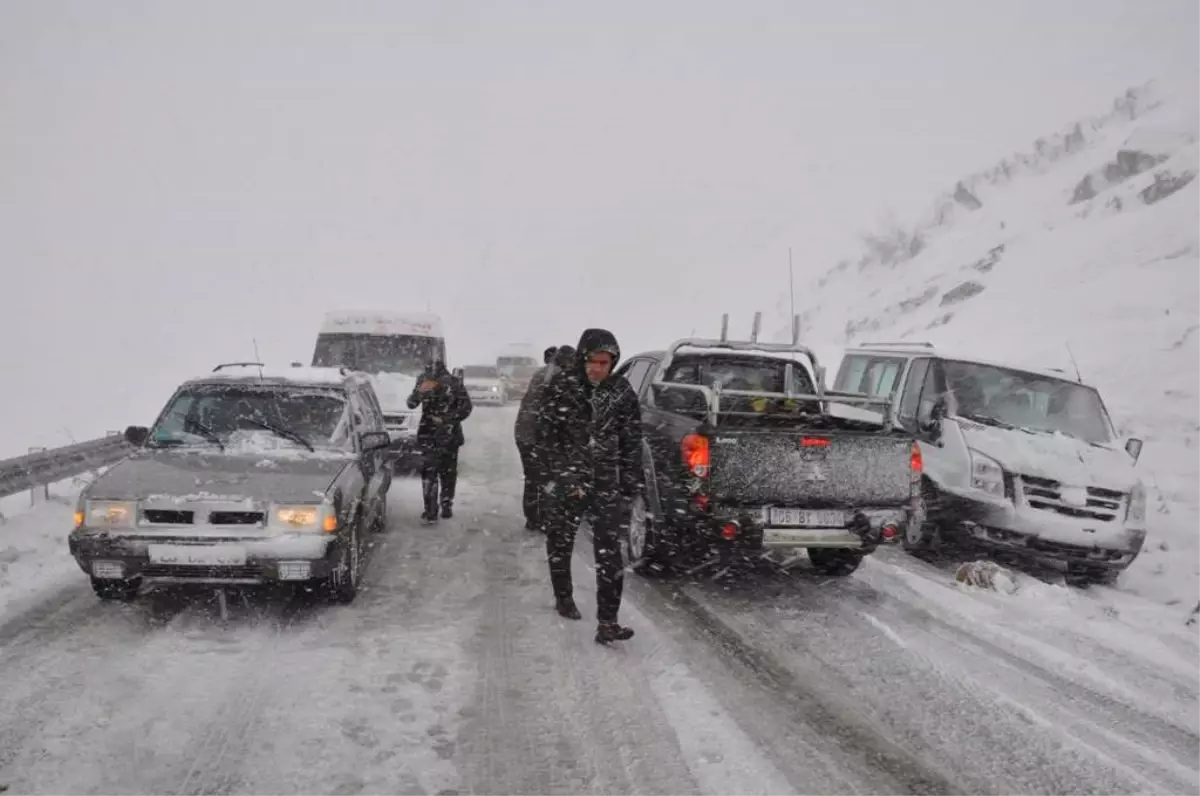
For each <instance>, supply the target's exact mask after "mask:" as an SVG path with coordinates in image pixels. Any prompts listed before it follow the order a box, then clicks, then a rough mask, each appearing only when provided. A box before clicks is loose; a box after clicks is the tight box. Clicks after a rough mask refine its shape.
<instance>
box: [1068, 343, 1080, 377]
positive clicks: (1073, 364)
mask: <svg viewBox="0 0 1200 796" xmlns="http://www.w3.org/2000/svg"><path fill="white" fill-rule="evenodd" d="M1067 356H1069V357H1070V358H1071V367H1073V368H1075V381H1077V382H1079V383H1080V384H1083V374H1081V373H1080V372H1079V363H1078V362H1076V361H1075V352H1074V351H1072V350H1071V341H1070V340H1068V341H1067Z"/></svg>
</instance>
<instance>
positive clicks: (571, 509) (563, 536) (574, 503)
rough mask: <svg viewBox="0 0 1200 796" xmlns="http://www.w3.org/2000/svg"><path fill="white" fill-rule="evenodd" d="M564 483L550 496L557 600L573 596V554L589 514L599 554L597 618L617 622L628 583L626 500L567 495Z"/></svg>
mask: <svg viewBox="0 0 1200 796" xmlns="http://www.w3.org/2000/svg"><path fill="white" fill-rule="evenodd" d="M565 491H566V490H564V488H563V487H562V485H561V484H557V485H555V488H554V489H553V490H552V491H551V492H550V493H549V494H548V495H547V496H546V500H545V504H544V508H545V512H546V560H547V561H548V562H549V564H550V585H551V587H552V588H553V589H554V598H555V599H556V600H566V599H571V598H573V596H574V585H573V584H572V582H571V553H572V551H573V550H574V549H575V534H576V533H577V532H578V530H579V521H580V519H581V518H582V517H583V516H584V515H585V514H586V515H588V516H589V517H591V521H592V547H593V552H594V554H595V557H596V619H598V620H599V621H601V622H615V621H617V613H618V612H619V611H620V610H621V592H622V590H623V587H624V585H625V572H624V567H625V565H624V562H623V560H622V557H621V545H620V538H621V532H622V529H623V526H624V524H625V523H628V521H629V517H628V516H626V515H627V511H626V510H625V509H626V508H627V506H626V504H625V501H623V500H620V499H616V500H609V499H595V498H590V497H576V496H574V495H570V494H565Z"/></svg>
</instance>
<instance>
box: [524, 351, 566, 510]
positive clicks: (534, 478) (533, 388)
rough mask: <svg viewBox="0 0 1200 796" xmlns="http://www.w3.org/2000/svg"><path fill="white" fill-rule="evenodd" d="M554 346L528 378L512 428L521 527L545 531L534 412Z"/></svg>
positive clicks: (551, 359) (552, 358) (539, 401)
mask: <svg viewBox="0 0 1200 796" xmlns="http://www.w3.org/2000/svg"><path fill="white" fill-rule="evenodd" d="M557 351H558V348H557V347H556V346H550V347H549V348H547V349H546V351H545V352H544V353H543V355H542V361H543V362H544V363H545V364H544V365H543V366H542V367H541V368H539V369H538V372H537V373H534V374H533V377H532V378H530V380H529V389H527V390H526V391H525V395H524V396H522V398H521V408H520V409H518V410H517V423H516V426H515V427H514V429H513V431H514V434H515V436H516V438H517V451H518V452H519V453H520V454H521V469H522V470H523V471H524V473H525V491H524V494H522V496H521V507H522V508H523V509H524V511H525V530H527V531H543V532H544V531H545V527H544V522H543V519H544V518H543V517H542V514H541V503H542V501H541V499H540V495H541V484H542V483H543V482H544V481H545V479H544V478H542V472H541V468H539V467H538V457H537V414H538V406H539V405H540V404H541V399H542V391H543V390H544V388H545V386H546V376H547V374H548V372H549V371H550V369H551V365H552V364H553V363H554V355H555V353H557Z"/></svg>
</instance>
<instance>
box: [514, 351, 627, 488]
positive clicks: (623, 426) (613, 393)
mask: <svg viewBox="0 0 1200 796" xmlns="http://www.w3.org/2000/svg"><path fill="white" fill-rule="evenodd" d="M597 351H607V352H608V353H610V354H612V356H613V370H616V367H617V364H618V363H619V362H620V360H621V349H620V347H619V346H618V345H617V339H616V338H615V337H614V336H613V334H612V332H609V331H607V330H606V329H587V330H585V331H584V333H583V335H582V336H580V338H579V345H578V347H577V348H576V350H575V351H573V352H571V351H570V348H569V347H564V349H563V350H560V358H559V360H558V361H556V363H555V364H556V365H558V366H560V367H556V368H555V371H554V372H553V373H552V374H551V375H550V377H549V379H548V381H547V382H546V387H545V390H544V392H543V393H542V400H541V406H540V411H539V413H538V422H537V448H538V455H539V457H541V460H542V462H544V464H545V467H546V477H547V478H549V479H550V480H553V481H559V482H562V483H564V484H566V485H568V486H572V487H573V486H579V487H582V488H584V489H585V490H587V491H589V492H591V493H592V494H593V495H595V496H596V497H598V498H611V497H616V496H618V495H621V496H624V497H630V496H632V495H633V494H634V493H635V492H637V491H639V490H640V489H641V488H642V481H643V476H642V417H641V409H640V407H639V406H638V400H637V395H636V394H635V393H634V391H633V388H632V387H630V386H629V382H628V381H626V380H625V377H624V376H616V375H610V376H609V377H608V378H607V379H605V380H604V381H603V382H601V383H600V384H597V385H592V383H591V382H589V381H588V379H587V373H586V370H585V363H586V361H587V358H588V356H589V355H591V354H592V353H595V352H597ZM567 352H570V353H569V354H568V353H567Z"/></svg>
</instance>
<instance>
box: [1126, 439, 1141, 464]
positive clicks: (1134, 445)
mask: <svg viewBox="0 0 1200 796" xmlns="http://www.w3.org/2000/svg"><path fill="white" fill-rule="evenodd" d="M1125 452H1126V453H1128V454H1129V455H1130V456H1132V457H1133V463H1134V464H1137V460H1138V457H1140V456H1141V455H1142V441H1141V440H1140V439H1138V438H1137V437H1130V438H1129V439H1127V440H1125Z"/></svg>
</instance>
